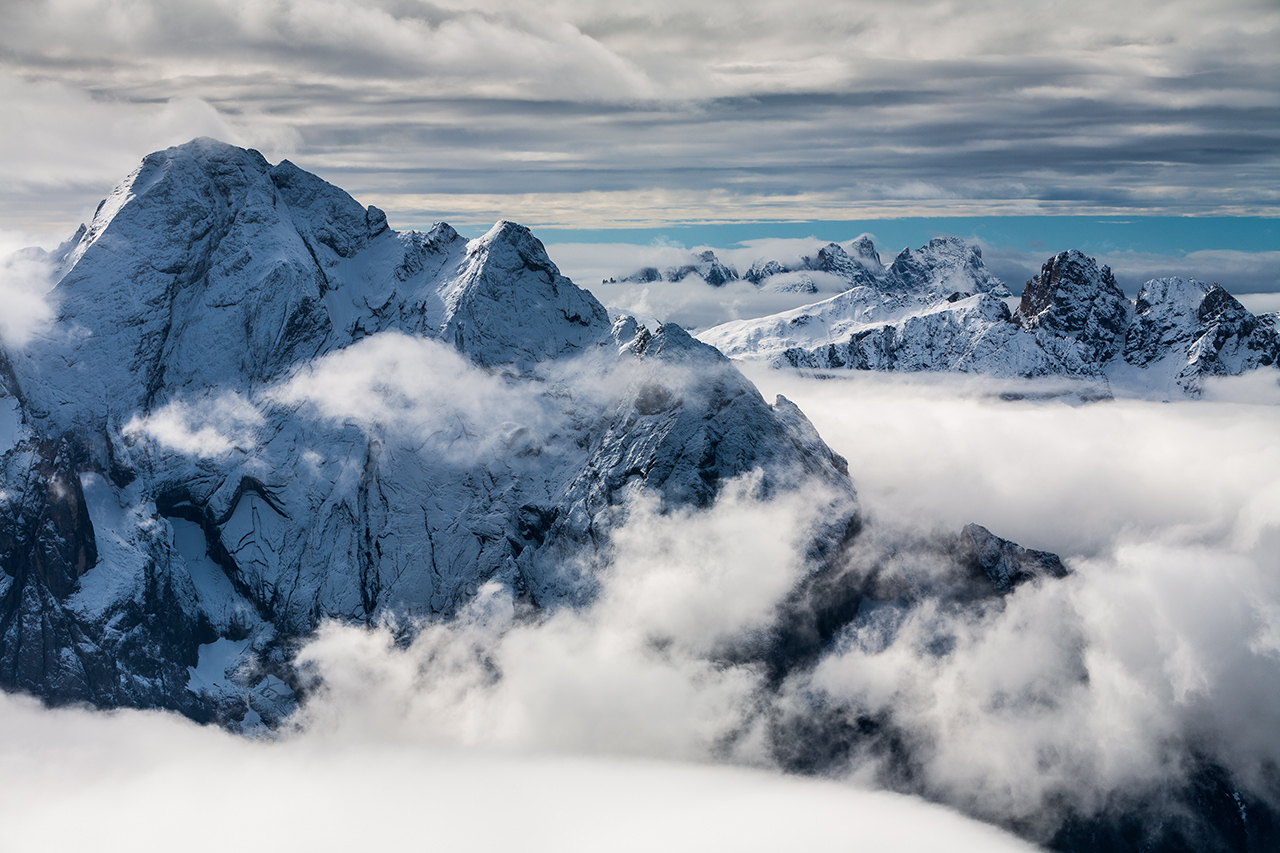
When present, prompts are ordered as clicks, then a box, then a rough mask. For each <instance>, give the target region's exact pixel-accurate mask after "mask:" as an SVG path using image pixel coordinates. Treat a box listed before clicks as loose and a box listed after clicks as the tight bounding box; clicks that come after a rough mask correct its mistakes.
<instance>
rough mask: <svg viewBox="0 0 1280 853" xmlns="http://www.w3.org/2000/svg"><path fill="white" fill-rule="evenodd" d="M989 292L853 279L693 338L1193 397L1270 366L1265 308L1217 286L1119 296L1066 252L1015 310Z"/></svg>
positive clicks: (769, 351)
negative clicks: (1222, 379)
mask: <svg viewBox="0 0 1280 853" xmlns="http://www.w3.org/2000/svg"><path fill="white" fill-rule="evenodd" d="M939 242H940V241H934V242H933V243H930V247H933V246H934V244H935V243H939ZM930 247H926V248H930ZM922 251H923V250H922ZM945 257H947V258H950V259H952V260H955V259H956V258H957V255H956V254H955V253H947V254H946V255H945ZM899 261H903V258H902V257H901V256H900V257H899V259H898V261H895V266H897V265H898V263H899ZM934 268H935V269H936V268H937V267H934ZM951 269H961V270H963V269H965V268H964V267H963V266H960V265H957V264H953V265H952V267H951ZM965 275H966V276H967V277H968V278H967V279H964V280H972V275H971V274H970V273H966V274H965ZM962 278H963V277H962ZM909 279H910V276H904V275H899V276H898V277H897V280H898V281H907V280H909ZM950 280H952V281H955V280H957V279H950ZM944 289H945V288H944ZM993 293H994V291H992V292H986V293H984V292H979V291H978V290H977V289H976V288H975V289H973V290H972V291H968V292H964V291H961V292H954V293H951V294H949V295H945V296H943V295H940V291H939V290H938V289H937V287H936V282H934V283H928V282H925V283H922V284H918V285H916V286H913V287H910V288H905V289H903V290H900V291H896V292H886V291H884V290H881V289H876V288H872V287H854V288H853V289H851V290H849V291H847V292H845V293H842V294H840V295H838V296H835V297H833V298H831V299H828V300H825V301H823V302H818V303H815V304H813V305H809V306H805V307H802V308H797V309H794V310H792V311H787V312H784V313H782V314H775V315H773V316H770V317H763V318H759V319H754V320H741V321H734V322H730V323H725V324H723V325H720V326H717V327H715V328H712V329H708V330H707V331H706V332H704V333H702V334H701V335H700V336H699V337H700V339H701V340H704V341H706V342H707V343H710V344H712V345H713V346H716V347H718V348H719V349H720V350H721V351H722V352H724V353H725V354H727V355H729V356H732V357H734V358H750V359H761V360H765V361H767V362H768V363H770V364H773V365H775V366H779V367H784V366H789V367H802V368H808V369H815V370H829V369H840V368H850V369H857V370H900V371H959V372H965V373H981V374H988V375H993V376H1002V377H1014V376H1022V377H1034V376H1048V375H1053V376H1069V377H1079V378H1084V379H1089V380H1096V381H1099V382H1107V383H1109V384H1110V385H1111V386H1112V387H1113V388H1115V389H1117V390H1122V391H1124V392H1125V393H1137V394H1145V395H1157V396H1161V395H1163V396H1167V395H1170V394H1173V395H1183V394H1189V395H1192V396H1195V395H1197V394H1199V393H1200V390H1201V384H1202V381H1203V378H1204V377H1206V376H1225V375H1238V374H1240V373H1243V372H1245V371H1249V370H1253V369H1256V368H1259V367H1269V366H1274V365H1276V364H1277V362H1280V335H1278V334H1277V327H1276V317H1275V315H1261V316H1254V315H1253V314H1250V313H1249V312H1248V311H1247V310H1245V308H1244V307H1243V306H1242V305H1240V303H1239V302H1237V301H1236V300H1235V299H1234V298H1232V297H1231V295H1230V294H1228V293H1227V292H1226V291H1225V290H1223V289H1222V288H1221V287H1219V286H1218V285H1216V284H1215V285H1206V284H1204V283H1202V282H1198V281H1187V280H1183V279H1176V278H1175V279H1157V280H1155V281H1150V282H1148V283H1147V284H1146V285H1145V286H1144V287H1143V289H1142V291H1141V292H1140V293H1139V294H1138V297H1137V299H1136V300H1134V301H1130V300H1128V299H1127V298H1126V297H1125V296H1124V294H1123V292H1121V290H1120V289H1119V287H1117V286H1116V283H1115V279H1114V278H1113V277H1112V275H1111V271H1110V270H1109V269H1107V268H1106V267H1101V268H1099V267H1098V265H1097V264H1096V262H1095V261H1094V260H1093V259H1091V258H1088V257H1086V256H1085V255H1083V254H1081V253H1080V252H1078V251H1074V250H1073V251H1069V252H1062V253H1060V254H1058V255H1056V256H1054V257H1052V258H1050V259H1049V260H1048V261H1046V262H1045V264H1044V266H1043V268H1042V269H1041V271H1040V274H1039V275H1037V276H1035V277H1034V278H1033V279H1031V281H1029V282H1028V283H1027V285H1026V288H1025V289H1024V291H1023V294H1022V300H1021V302H1020V303H1019V305H1018V308H1017V310H1016V311H1014V312H1010V311H1009V309H1008V307H1007V306H1006V304H1005V303H1004V301H1003V300H1002V299H998V298H996V296H995V295H993Z"/></svg>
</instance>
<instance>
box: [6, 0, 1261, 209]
mask: <svg viewBox="0 0 1280 853" xmlns="http://www.w3.org/2000/svg"><path fill="white" fill-rule="evenodd" d="M1278 30H1280V10H1277V8H1276V7H1275V5H1274V4H1273V3H1270V2H1267V0H1232V2H1229V3H1221V2H1216V3H1211V2H1207V0H1183V2H1172V3H1171V2H1134V3H1127V4H1116V3H1111V2H1105V0H1088V1H1087V2H1082V3H1075V4H1072V5H1071V6H1070V7H1069V8H1067V7H1064V6H1062V5H1060V4H1057V3H1053V2H1028V3H1010V2H994V0H989V2H982V3H967V4H963V5H962V6H959V5H956V4H948V3H940V2H933V0H920V2H913V3H908V4H902V3H895V4H886V3H875V2H867V0H847V1H846V2H824V3H803V4H794V3H783V2H779V0H756V2H748V3H739V2H734V3H730V2H720V0H717V1H716V2H704V3H699V4H697V6H696V8H695V7H690V6H689V4H687V3H676V2H670V1H669V0H643V2H640V3H635V4H630V5H628V6H627V7H626V9H625V10H619V9H618V8H617V7H616V5H614V4H608V3H603V2H594V0H572V2H570V0H563V2H555V3H551V4H549V5H546V6H540V7H539V9H538V10H537V12H536V13H535V12H532V11H531V10H530V9H529V8H528V7H527V6H525V5H524V4H519V3H515V2H512V0H472V2H442V3H435V4H431V3H424V2H416V0H379V2H371V3H364V2H361V3H357V2H355V0H323V2H322V0H275V2H268V3H262V2H249V0H226V2H220V3H204V2H163V3H162V2H158V0H143V2H132V1H131V2H125V1H124V0H25V2H18V3H10V4H5V6H4V8H3V11H0V51H2V53H0V56H2V57H3V62H4V65H3V66H2V67H0V96H2V97H3V98H4V100H5V102H6V105H7V107H8V109H9V111H10V115H11V116H16V117H17V118H19V119H20V123H19V124H15V125H14V126H18V127H21V128H23V131H22V132H21V133H20V134H10V135H8V139H7V141H6V142H5V143H3V148H4V150H3V151H0V153H2V154H3V155H4V156H3V158H2V159H3V165H0V172H3V177H4V178H5V179H6V180H7V181H9V182H10V184H11V185H12V186H14V187H16V189H17V192H16V193H15V195H14V202H15V203H21V204H23V205H26V206H25V207H24V208H23V210H25V211H30V210H31V204H33V203H34V200H35V198H36V197H37V196H44V197H45V198H46V202H45V203H46V204H48V205H55V202H53V201H51V200H47V199H48V195H49V193H50V192H52V191H55V190H59V189H60V190H62V193H60V194H59V198H61V199H62V200H61V201H60V202H57V204H60V205H61V206H62V208H65V207H66V206H67V205H68V204H69V203H70V200H71V199H78V200H79V204H80V205H84V204H88V203H91V201H93V200H96V197H97V196H100V194H101V193H102V189H103V185H104V183H109V182H111V181H113V180H115V179H117V178H118V177H119V176H120V175H121V174H123V173H124V172H125V171H127V169H128V167H129V166H130V165H131V164H132V162H134V161H135V160H136V158H137V157H138V156H139V155H140V153H142V152H143V151H144V150H149V149H150V148H153V147H156V146H159V145H163V144H169V143H172V142H175V141H179V140H180V139H183V138H186V137H189V136H191V135H194V134H195V133H210V134H215V135H219V136H222V137H223V138H228V139H230V140H231V141H238V142H243V143H247V144H253V145H257V146H259V147H262V148H263V149H264V151H265V152H266V153H268V154H269V155H270V154H272V153H274V154H277V155H280V154H291V155H297V156H299V157H300V158H302V159H304V160H305V162H306V164H307V165H309V166H311V167H314V168H318V169H319V170H320V171H321V173H322V174H324V175H325V176H326V177H328V178H330V179H331V180H335V181H336V182H338V183H339V184H341V185H343V186H346V187H348V188H349V189H351V190H352V191H354V192H356V193H357V194H358V195H360V196H361V197H362V199H364V200H368V201H372V202H374V203H379V204H382V205H384V206H386V207H387V208H388V209H389V210H391V211H392V212H393V214H396V215H395V216H393V218H396V219H397V220H398V221H399V222H401V223H402V224H419V223H421V222H425V221H429V220H431V219H434V218H438V217H441V216H446V215H447V216H448V217H449V218H451V219H454V220H458V221H469V220H473V219H474V220H475V221H477V222H479V221H491V220H492V219H493V218H494V217H495V216H497V215H499V214H502V215H507V216H515V217H516V218H520V219H522V220H526V221H531V222H533V223H535V224H536V223H549V222H557V223H559V224H570V225H577V226H592V225H599V224H607V223H617V222H625V221H644V222H652V221H658V220H661V219H671V218H676V219H680V218H692V219H705V218H719V219H734V218H741V217H747V218H844V217H845V216H847V215H848V214H849V213H850V212H852V211H859V212H862V213H864V214H875V213H876V212H879V213H882V214H883V213H885V212H889V213H892V212H912V211H915V212H919V211H922V210H928V211H934V212H965V213H973V212H1010V211H1020V212H1027V211H1035V210H1043V209H1048V210H1054V211H1072V210H1088V211H1114V210H1135V209H1136V210H1145V211H1163V212H1179V213H1184V212H1186V213H1196V212H1207V211H1212V212H1217V213H1244V214H1254V213H1258V212H1260V211H1274V206H1275V203H1276V201H1277V197H1278V195H1280V193H1278V191H1277V182H1276V178H1275V175H1276V174H1277V169H1276V165H1277V154H1276V152H1277V151H1278V150H1280V131H1277V128H1280V96H1278V95H1277V89H1276V86H1275V81H1276V80H1277V79H1278V76H1280V59H1277V54H1276V51H1275V50H1274V46H1275V44H1276V37H1277V31H1278ZM126 155H127V156H126ZM90 185H92V186H93V189H92V191H90V189H89V186H90ZM4 214H5V216H7V217H9V218H10V220H11V222H10V227H16V224H15V223H14V222H13V221H12V220H13V219H15V218H16V217H17V215H18V214H17V213H16V212H15V210H13V209H10V210H7V211H5V212H4ZM49 215H50V216H52V215H53V211H50V213H49ZM63 216H64V217H65V216H66V214H65V213H63Z"/></svg>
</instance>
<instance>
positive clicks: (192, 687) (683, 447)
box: [0, 139, 857, 725]
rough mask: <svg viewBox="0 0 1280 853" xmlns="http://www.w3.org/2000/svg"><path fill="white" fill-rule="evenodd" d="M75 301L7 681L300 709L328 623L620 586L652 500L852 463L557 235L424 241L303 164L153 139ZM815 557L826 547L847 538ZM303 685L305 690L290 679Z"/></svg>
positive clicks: (5, 379)
mask: <svg viewBox="0 0 1280 853" xmlns="http://www.w3.org/2000/svg"><path fill="white" fill-rule="evenodd" d="M49 261H50V263H52V264H54V265H55V266H56V267H57V271H58V275H59V282H58V284H57V286H56V288H55V289H54V291H53V293H52V294H51V298H52V299H53V300H54V301H55V304H56V311H57V319H56V321H55V322H54V323H52V324H51V326H50V328H48V329H47V330H45V331H44V332H43V333H41V334H40V335H38V336H37V337H35V338H34V339H33V340H31V341H30V342H29V344H28V345H27V346H25V347H24V348H22V349H21V350H15V351H12V352H8V353H3V352H0V441H2V442H3V446H0V478H3V479H0V545H2V546H3V548H0V559H2V560H3V562H4V565H3V568H4V569H5V571H4V573H3V574H0V683H2V684H3V685H5V686H7V687H10V688H17V689H21V690H27V691H30V692H33V693H36V694H38V695H40V696H43V697H45V698H46V699H49V700H52V701H56V702H66V701H87V702H91V703H93V704H96V705H99V706H117V705H129V706H138V707H168V708H175V709H178V710H181V711H183V712H184V713H186V714H188V715H190V716H192V717H194V718H196V719H204V720H208V719H218V720H221V721H222V722H224V723H226V722H231V723H234V722H235V721H241V723H242V724H245V725H251V724H253V723H255V722H256V721H258V720H265V721H267V722H268V723H270V722H272V721H274V720H278V719H280V718H281V716H282V715H283V714H286V713H288V711H289V710H290V708H291V707H292V696H291V692H290V689H289V687H288V686H286V682H288V681H289V673H288V666H287V660H288V654H289V648H290V646H289V644H290V641H291V640H292V639H294V638H297V637H299V636H301V635H303V634H305V633H306V632H308V631H310V630H312V629H313V628H314V627H315V626H316V625H317V624H318V623H319V622H320V621H321V620H323V619H327V618H335V619H339V620H343V621H348V622H371V621H376V620H378V619H380V618H384V617H388V616H394V617H397V618H400V619H412V618H415V617H427V616H441V615H443V616H447V615H449V614H451V613H453V612H455V611H456V610H457V609H458V608H459V606H460V605H462V604H463V603H465V602H466V601H467V600H468V599H469V597H470V596H473V595H474V594H475V593H476V590H477V588H478V587H479V586H481V585H483V584H485V583H487V582H498V583H500V584H502V585H504V586H506V587H507V588H509V589H510V590H511V592H512V594H513V595H514V596H515V597H516V598H517V599H518V600H519V601H522V602H525V603H526V604H527V605H528V606H529V607H531V608H538V607H553V606H557V605H558V604H562V603H567V604H575V603H577V602H580V601H583V600H586V599H587V598H589V597H590V596H591V594H592V592H593V589H594V585H593V584H594V581H593V569H594V568H595V567H596V566H597V565H598V564H599V563H600V562H601V561H602V560H605V559H607V556H608V552H609V547H610V544H609V543H610V531H611V529H613V528H614V527H615V526H616V525H617V524H618V523H620V521H621V519H622V518H623V517H624V516H625V510H626V505H627V499H628V496H629V495H630V494H631V493H632V492H634V491H636V490H650V491H652V492H656V493H657V494H658V495H660V497H661V499H662V501H663V502H664V503H665V505H667V506H673V507H674V506H694V507H701V506H707V505H709V504H710V503H711V502H713V501H714V499H715V498H716V496H717V494H718V491H719V489H720V487H721V485H722V484H723V483H725V482H727V481H729V480H731V479H733V478H736V477H739V476H742V475H746V474H749V473H751V472H753V471H762V472H763V474H762V476H761V477H760V479H759V489H760V490H762V491H763V492H771V491H776V490H786V489H795V488H800V487H801V486H802V485H803V484H806V483H811V482H814V481H816V482H817V483H819V484H820V485H821V486H822V493H823V494H825V495H828V496H833V497H830V500H831V505H830V507H828V508H827V510H826V512H825V513H824V515H825V517H826V518H828V519H830V525H829V528H826V527H824V528H823V529H821V530H816V531H814V534H813V535H814V537H815V541H819V542H821V541H827V540H831V539H838V538H839V537H840V536H842V535H843V534H844V532H845V531H846V529H847V528H848V527H849V525H850V524H851V522H852V521H853V519H855V518H856V514H857V502H856V498H855V495H854V491H853V487H852V485H851V484H850V481H849V479H848V476H847V474H846V472H845V470H844V464H843V460H842V459H840V458H839V457H838V456H836V455H835V454H833V453H832V452H831V451H830V450H829V449H828V448H827V447H826V445H825V444H823V443H822V441H821V439H820V438H819V437H818V435H817V433H816V432H815V431H814V430H813V428H812V426H810V425H809V423H808V421H807V420H806V419H805V418H804V416H803V415H802V414H801V413H800V412H799V410H798V409H796V408H795V406H793V405H791V404H789V403H787V402H785V401H783V400H781V399H780V400H779V402H778V403H777V404H776V405H774V406H770V405H769V404H767V403H766V402H765V401H764V400H763V399H762V398H761V397H760V395H759V393H758V392H757V391H756V389H755V387H754V386H753V385H751V383H750V382H748V381H747V380H746V379H745V378H743V377H742V376H741V375H740V374H739V373H738V372H737V370H736V369H734V368H733V367H732V366H731V365H730V363H729V362H728V360H727V359H725V358H724V357H723V356H721V355H720V354H719V353H718V352H716V351H715V350H714V349H712V348H711V347H708V346H706V345H705V344H702V343H699V342H697V341H695V340H694V339H692V338H690V337H689V336H688V335H687V334H686V333H684V332H683V331H682V330H681V329H679V328H678V327H676V326H673V325H667V326H663V327H660V328H658V329H657V330H656V331H654V332H652V333H650V332H649V331H648V330H644V331H643V333H641V330H639V329H638V328H637V327H635V326H634V324H628V323H626V322H621V323H619V325H618V327H617V328H616V329H615V328H613V327H612V326H611V324H610V322H609V318H608V316H607V314H606V312H605V310H604V308H603V307H602V306H601V305H600V304H599V303H598V302H597V301H596V300H595V299H594V298H593V297H592V296H591V295H590V294H589V293H587V292H585V291H583V290H581V289H579V288H578V287H577V286H575V285H574V284H573V282H571V281H569V280H568V279H566V278H564V277H563V276H561V275H560V273H559V271H558V270H557V268H556V267H555V265H554V264H553V263H552V262H551V261H550V259H549V258H548V257H547V255H546V253H545V251H544V249H543V246H542V244H541V243H540V242H539V241H538V240H537V239H535V238H534V237H533V235H532V234H530V232H529V231H528V230H527V229H525V228H523V227H521V226H519V225H516V224H513V223H510V222H500V223H498V224H497V225H495V226H494V227H493V229H492V230H490V231H489V232H488V233H487V234H486V235H484V236H483V237H481V238H479V239H477V240H471V241H468V240H465V239H463V238H462V237H460V236H459V235H458V234H457V233H456V232H455V231H454V230H453V229H452V228H450V227H449V226H448V225H445V224H439V225H436V226H435V227H434V228H432V229H431V230H430V231H429V232H427V233H419V232H403V233H402V232H396V231H393V230H391V229H390V228H388V226H387V223H386V218H385V216H384V215H383V214H382V213H381V211H379V210H377V209H376V208H373V207H369V208H364V207H361V206H360V205H359V204H357V203H356V202H355V201H354V200H353V199H352V198H351V197H350V196H348V195H347V194H346V193H344V192H343V191H341V190H340V189H338V188H336V187H333V186H331V185H329V184H327V183H325V182H324V181H322V180H321V179H319V178H317V177H316V176H314V175H311V174H309V173H307V172H305V171H302V170H301V169H299V168H297V167H296V166H294V165H293V164H291V163H289V162H288V161H284V162H282V163H280V164H279V165H276V166H272V165H271V164H269V163H268V162H267V161H266V160H265V159H263V158H262V156H261V155H260V154H258V153H257V152H256V151H248V150H243V149H239V148H235V147H232V146H229V145H225V144H223V143H219V142H216V141H213V140H208V139H200V140H195V141H193V142H191V143H188V144H186V145H182V146H179V147H176V148H171V149H168V150H167V151H163V152H158V153H155V154H152V155H150V156H149V157H147V158H146V159H145V160H144V161H143V162H142V164H141V166H139V168H138V169H137V170H136V171H135V172H134V173H133V174H132V175H130V176H129V178H128V179H126V181H125V182H124V183H123V184H121V186H120V187H119V188H117V189H116V190H115V191H114V192H113V193H112V194H111V196H110V197H109V198H107V199H106V200H105V201H104V202H103V203H102V205H101V206H100V207H99V209H98V211H97V213H96V215H95V217H94V219H93V222H92V223H90V224H89V226H88V227H82V228H81V230H80V231H79V232H77V234H76V235H75V237H73V238H72V240H71V241H69V242H68V243H67V244H65V245H64V246H62V247H61V248H59V250H58V251H57V252H55V253H53V255H52V256H51V257H50V258H49ZM821 552H822V548H820V547H819V548H816V549H815V551H814V553H821ZM282 679H283V680H282Z"/></svg>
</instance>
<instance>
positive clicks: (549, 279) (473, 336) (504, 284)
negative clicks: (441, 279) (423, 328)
mask: <svg viewBox="0 0 1280 853" xmlns="http://www.w3.org/2000/svg"><path fill="white" fill-rule="evenodd" d="M444 302H445V317H444V322H443V323H442V324H441V327H440V336H441V337H442V338H443V339H445V340H447V341H450V342H452V343H453V344H454V345H455V346H457V348H458V349H459V350H461V351H462V352H464V353H466V354H467V355H469V356H470V357H471V358H472V360H474V361H475V362H477V363H478V364H482V365H497V364H513V365H517V366H521V367H523V366H528V365H529V364H531V363H532V362H535V361H541V360H544V359H547V358H555V357H558V356H561V355H568V354H572V353H578V352H582V351H584V350H586V349H588V348H590V347H593V346H597V345H600V344H603V343H605V342H606V341H607V340H608V339H609V332H610V328H611V324H610V323H609V315H608V312H607V311H605V309H604V306H603V305H601V304H600V303H599V302H598V301H597V300H596V298H595V297H594V296H592V295H591V294H590V293H588V292H587V291H585V290H582V289H581V288H579V287H578V286H577V285H575V284H574V283H573V282H572V281H570V280H569V279H567V278H565V277H564V276H562V275H561V274H560V270H559V269H558V268H557V267H556V265H555V264H554V263H552V261H551V259H550V258H549V257H547V251H546V248H545V247H544V246H543V245H542V241H540V240H538V238H536V237H534V236H533V234H532V233H531V232H530V231H529V229H528V228H525V227H524V226H523V225H517V224H516V223H514V222H505V221H504V222H499V223H497V224H496V225H494V226H493V228H491V229H490V230H489V232H488V233H487V234H485V235H484V236H483V237H480V238H479V239H476V240H473V241H471V242H470V243H468V244H467V251H466V257H465V258H464V259H463V261H462V263H461V265H460V267H459V269H458V275H457V279H456V280H455V282H453V283H452V284H450V285H449V286H448V288H447V290H446V291H445V294H444Z"/></svg>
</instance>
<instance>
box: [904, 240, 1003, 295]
mask: <svg viewBox="0 0 1280 853" xmlns="http://www.w3.org/2000/svg"><path fill="white" fill-rule="evenodd" d="M889 274H890V276H891V277H892V279H894V280H895V284H896V286H897V288H898V289H901V290H904V291H907V292H911V293H923V292H933V293H938V294H942V295H946V294H949V293H990V294H992V295H994V296H1009V295H1010V294H1009V290H1008V288H1006V287H1005V286H1004V282H1002V281H1000V279H998V278H996V277H995V276H994V275H992V274H991V273H990V272H989V271H988V270H987V268H986V266H985V265H984V264H983V262H982V249H980V248H979V247H978V246H976V245H974V244H972V243H969V242H966V241H964V240H961V239H960V238H958V237H934V238H933V239H932V240H930V241H929V242H928V243H927V244H926V245H924V246H921V247H920V248H919V249H916V250H915V251H912V250H910V249H903V250H902V251H901V252H900V253H899V254H898V256H897V257H896V258H894V261H893V264H891V265H890V267H889Z"/></svg>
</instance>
